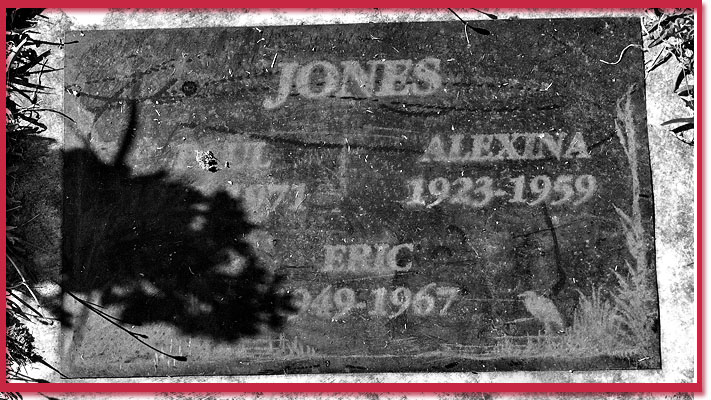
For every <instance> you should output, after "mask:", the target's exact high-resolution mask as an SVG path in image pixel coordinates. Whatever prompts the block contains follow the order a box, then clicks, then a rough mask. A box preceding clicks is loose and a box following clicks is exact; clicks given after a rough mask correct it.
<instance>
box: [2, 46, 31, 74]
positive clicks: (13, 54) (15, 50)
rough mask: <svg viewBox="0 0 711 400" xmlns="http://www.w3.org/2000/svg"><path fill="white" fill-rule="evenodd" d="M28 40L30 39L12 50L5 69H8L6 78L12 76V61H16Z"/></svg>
mask: <svg viewBox="0 0 711 400" xmlns="http://www.w3.org/2000/svg"><path fill="white" fill-rule="evenodd" d="M27 39H28V38H24V39H22V41H21V42H20V43H18V44H17V46H15V47H13V48H12V50H10V56H9V57H8V58H7V64H6V65H5V68H7V72H6V73H5V76H6V77H7V76H9V75H10V65H11V64H12V60H14V59H15V56H16V55H17V53H18V52H19V51H20V49H21V48H22V46H24V45H25V43H27ZM8 80H9V79H8Z"/></svg>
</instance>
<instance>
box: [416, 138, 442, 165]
mask: <svg viewBox="0 0 711 400" xmlns="http://www.w3.org/2000/svg"><path fill="white" fill-rule="evenodd" d="M446 159H447V156H446V155H445V154H444V149H443V148H442V140H441V139H440V138H439V136H435V137H433V138H432V140H431V141H430V145H429V146H428V147H427V150H425V154H424V155H423V156H422V157H421V158H420V162H429V161H445V160H446Z"/></svg>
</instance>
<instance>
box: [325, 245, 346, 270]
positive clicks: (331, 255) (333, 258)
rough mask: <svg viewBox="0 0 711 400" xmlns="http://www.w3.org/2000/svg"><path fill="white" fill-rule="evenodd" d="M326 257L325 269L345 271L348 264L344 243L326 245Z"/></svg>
mask: <svg viewBox="0 0 711 400" xmlns="http://www.w3.org/2000/svg"><path fill="white" fill-rule="evenodd" d="M325 247H326V259H325V261H324V263H323V271H325V272H333V271H343V270H344V267H345V264H346V252H347V248H346V246H344V245H342V244H337V245H334V246H332V245H329V244H327V245H326V246H325Z"/></svg>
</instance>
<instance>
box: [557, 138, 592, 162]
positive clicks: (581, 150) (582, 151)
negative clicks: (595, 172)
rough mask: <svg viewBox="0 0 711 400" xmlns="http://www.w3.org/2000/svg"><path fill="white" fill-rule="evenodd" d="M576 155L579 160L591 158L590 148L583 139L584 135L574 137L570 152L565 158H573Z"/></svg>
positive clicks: (566, 153) (569, 148)
mask: <svg viewBox="0 0 711 400" xmlns="http://www.w3.org/2000/svg"><path fill="white" fill-rule="evenodd" d="M574 154H577V155H578V158H590V153H588V146H587V144H585V140H584V139H583V134H582V133H580V132H578V133H576V134H575V136H573V140H571V141H570V146H569V147H568V151H566V152H565V154H564V155H563V157H565V158H572V157H573V155H574Z"/></svg>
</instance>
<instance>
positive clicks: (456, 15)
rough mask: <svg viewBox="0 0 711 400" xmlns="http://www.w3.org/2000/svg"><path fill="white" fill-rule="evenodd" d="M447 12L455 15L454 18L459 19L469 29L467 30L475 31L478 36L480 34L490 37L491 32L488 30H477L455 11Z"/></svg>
mask: <svg viewBox="0 0 711 400" xmlns="http://www.w3.org/2000/svg"><path fill="white" fill-rule="evenodd" d="M447 10H449V12H451V13H452V14H454V16H455V17H457V19H458V20H460V21H461V22H462V23H463V24H464V26H465V27H467V28H469V29H471V30H473V31H474V32H476V33H478V34H480V35H488V34H490V32H489V31H487V30H486V29H482V28H476V27H473V26H471V25H469V23H468V22H467V21H465V20H463V19H462V17H460V16H459V14H457V13H456V12H454V10H452V9H451V8H447Z"/></svg>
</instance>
